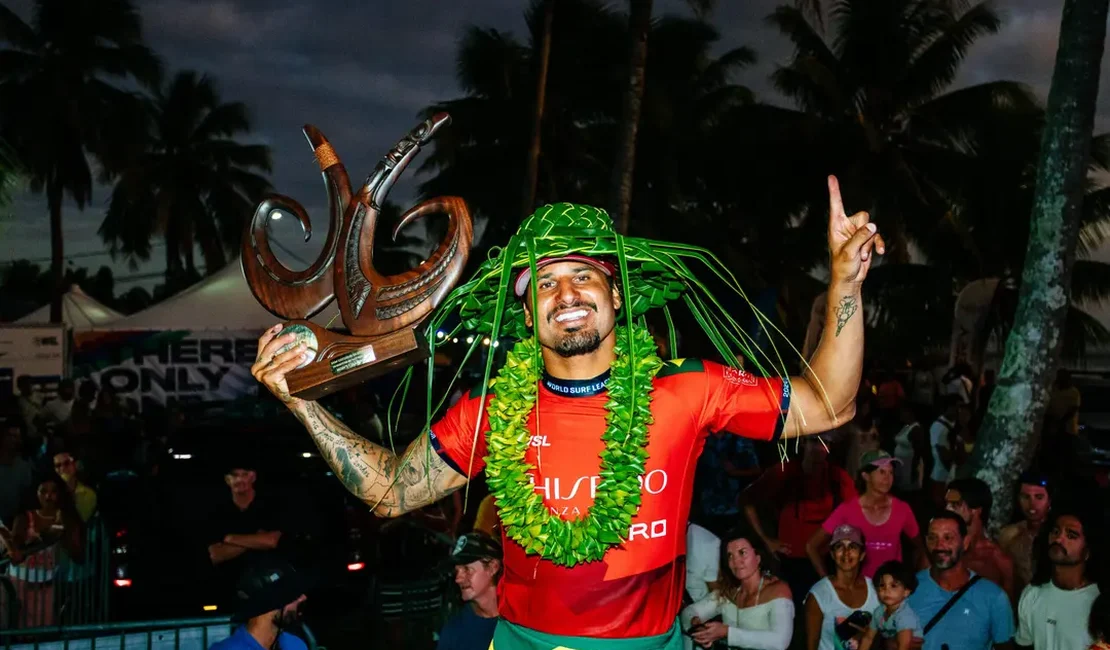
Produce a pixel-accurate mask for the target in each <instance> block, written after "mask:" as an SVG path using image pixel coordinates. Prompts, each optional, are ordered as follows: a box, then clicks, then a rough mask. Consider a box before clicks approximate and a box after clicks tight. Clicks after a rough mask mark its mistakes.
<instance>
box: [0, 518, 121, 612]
mask: <svg viewBox="0 0 1110 650" xmlns="http://www.w3.org/2000/svg"><path fill="white" fill-rule="evenodd" d="M82 541H83V543H82V545H81V546H82V551H81V557H79V558H73V557H70V556H69V554H67V553H66V551H65V550H64V549H62V547H61V546H60V545H58V544H56V543H55V544H50V545H38V546H32V547H31V548H28V549H27V550H26V552H25V554H24V555H25V557H24V559H23V561H22V562H20V563H19V564H14V563H12V562H11V559H10V558H6V559H4V560H2V561H0V582H2V583H3V586H2V587H0V617H2V618H3V619H4V620H3V621H2V622H3V623H4V625H2V626H0V629H4V630H10V629H18V628H39V627H49V626H56V625H84V624H89V623H96V622H100V621H104V620H107V618H108V586H109V584H110V583H109V581H110V579H111V567H110V566H109V560H110V557H111V556H110V550H111V549H110V544H109V543H108V539H107V535H106V532H105V527H104V523H103V521H102V520H101V519H100V517H99V516H98V515H94V516H93V517H92V518H91V519H89V521H88V523H87V524H86V526H85V529H84V534H83V536H82Z"/></svg>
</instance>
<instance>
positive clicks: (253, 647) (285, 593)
mask: <svg viewBox="0 0 1110 650" xmlns="http://www.w3.org/2000/svg"><path fill="white" fill-rule="evenodd" d="M310 587H311V583H310V581H309V580H308V579H307V578H306V577H305V575H304V574H303V573H300V572H298V571H297V570H296V569H295V568H294V567H293V565H291V564H289V563H288V562H286V561H285V560H283V559H281V558H279V557H276V556H272V555H271V556H262V557H260V558H254V559H252V561H251V562H250V563H249V564H248V565H247V567H246V568H245V569H244V571H243V574H242V575H241V576H240V577H239V580H238V583H237V584H236V591H235V613H234V614H233V615H232V618H231V620H232V621H233V622H237V623H242V625H241V626H240V627H238V628H237V629H236V630H235V631H234V632H233V633H232V634H231V636H229V637H227V638H226V639H224V640H222V641H218V642H216V643H214V644H212V646H211V648H210V650H307V648H308V646H307V644H306V643H305V642H304V641H303V640H302V639H301V638H300V637H299V636H296V635H295V634H292V633H291V632H290V631H289V630H294V629H297V628H298V627H299V625H300V620H301V611H300V607H301V605H302V604H303V603H304V602H305V601H306V600H307V599H308V597H307V596H306V595H305V593H306V592H307V591H309V589H310Z"/></svg>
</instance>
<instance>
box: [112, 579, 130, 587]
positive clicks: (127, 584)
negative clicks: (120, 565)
mask: <svg viewBox="0 0 1110 650" xmlns="http://www.w3.org/2000/svg"><path fill="white" fill-rule="evenodd" d="M115 584H116V586H117V587H130V586H131V578H117V579H116V580H115Z"/></svg>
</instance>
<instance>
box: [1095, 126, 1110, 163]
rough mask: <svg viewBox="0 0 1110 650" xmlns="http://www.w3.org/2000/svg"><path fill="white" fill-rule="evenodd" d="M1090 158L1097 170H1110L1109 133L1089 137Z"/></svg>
mask: <svg viewBox="0 0 1110 650" xmlns="http://www.w3.org/2000/svg"><path fill="white" fill-rule="evenodd" d="M1091 160H1092V161H1093V162H1094V164H1095V165H1096V166H1097V167H1098V168H1099V171H1107V172H1110V133H1102V134H1099V135H1096V136H1095V137H1093V138H1091Z"/></svg>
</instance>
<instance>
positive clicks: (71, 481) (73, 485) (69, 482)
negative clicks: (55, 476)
mask: <svg viewBox="0 0 1110 650" xmlns="http://www.w3.org/2000/svg"><path fill="white" fill-rule="evenodd" d="M66 486H67V487H68V488H69V491H70V492H74V491H76V490H77V477H76V476H72V477H70V478H67V479H66Z"/></svg>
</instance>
